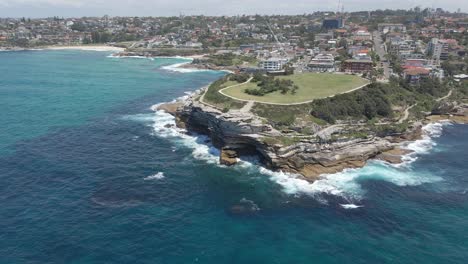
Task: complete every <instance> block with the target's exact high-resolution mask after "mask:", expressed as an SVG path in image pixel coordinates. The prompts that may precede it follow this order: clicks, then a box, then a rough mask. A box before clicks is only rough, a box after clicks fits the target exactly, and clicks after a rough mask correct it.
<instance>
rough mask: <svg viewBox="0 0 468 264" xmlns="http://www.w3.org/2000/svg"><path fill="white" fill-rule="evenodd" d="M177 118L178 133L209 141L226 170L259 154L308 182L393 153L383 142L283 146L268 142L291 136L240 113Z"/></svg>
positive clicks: (196, 105) (189, 106) (206, 109)
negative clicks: (205, 137) (237, 160)
mask: <svg viewBox="0 0 468 264" xmlns="http://www.w3.org/2000/svg"><path fill="white" fill-rule="evenodd" d="M174 114H175V116H176V119H177V124H178V126H179V127H183V128H186V129H187V130H188V131H195V132H198V133H203V134H207V135H209V136H210V137H211V139H212V141H213V143H214V145H215V146H216V147H219V148H221V149H222V151H221V157H220V158H221V163H223V164H228V165H231V164H233V159H235V157H236V154H237V156H239V155H243V154H253V153H255V154H257V155H259V157H260V158H261V160H262V162H263V164H264V165H265V166H266V167H267V168H269V169H272V170H282V171H287V172H293V173H299V174H302V175H303V176H305V177H306V178H307V179H309V180H314V179H316V178H317V177H318V176H319V175H320V174H324V173H335V172H339V171H342V170H343V169H345V168H357V167H362V166H364V165H365V163H366V161H367V160H368V159H370V158H373V157H375V156H377V155H378V154H380V153H382V152H383V151H387V150H390V149H392V148H393V143H391V142H389V141H388V140H386V139H382V138H368V139H352V140H344V141H337V142H333V143H320V142H317V140H316V139H314V140H311V139H306V138H304V139H302V140H298V141H297V142H295V143H293V144H290V145H287V146H284V144H279V143H276V142H271V140H266V139H268V138H269V139H271V138H278V137H287V135H283V134H282V133H281V132H280V131H277V130H276V129H274V128H273V127H272V126H270V125H268V124H266V122H265V120H263V119H261V118H259V117H257V116H255V115H253V114H251V113H249V112H246V111H242V110H231V111H229V112H228V113H222V112H220V111H219V110H217V109H215V108H212V107H210V106H207V105H205V104H202V103H200V102H198V101H189V102H187V103H185V104H184V105H182V106H179V107H178V108H177V111H176V112H175V113H174ZM324 132H325V130H324V131H323V132H322V133H324Z"/></svg>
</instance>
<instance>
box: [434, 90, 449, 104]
mask: <svg viewBox="0 0 468 264" xmlns="http://www.w3.org/2000/svg"><path fill="white" fill-rule="evenodd" d="M452 92H453V90H450V91H449V92H448V94H447V95H446V96H443V97H441V98H438V99H437V100H436V101H437V102H440V101H442V100H444V99H447V98H449V97H450V96H451V95H452Z"/></svg>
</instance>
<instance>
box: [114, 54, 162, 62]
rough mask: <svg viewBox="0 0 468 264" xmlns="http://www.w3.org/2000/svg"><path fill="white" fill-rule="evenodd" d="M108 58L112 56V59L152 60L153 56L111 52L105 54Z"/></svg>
mask: <svg viewBox="0 0 468 264" xmlns="http://www.w3.org/2000/svg"><path fill="white" fill-rule="evenodd" d="M107 57H108V58H114V59H146V60H152V61H154V58H153V57H146V56H120V55H116V54H111V55H109V56H107Z"/></svg>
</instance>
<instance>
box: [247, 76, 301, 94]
mask: <svg viewBox="0 0 468 264" xmlns="http://www.w3.org/2000/svg"><path fill="white" fill-rule="evenodd" d="M252 82H257V83H258V84H257V87H258V88H254V89H245V92H246V93H247V94H250V95H256V96H264V95H266V94H269V93H272V92H276V91H280V92H281V94H287V93H288V92H291V93H292V94H295V93H296V91H297V89H299V87H298V86H297V85H294V82H293V81H291V80H280V79H275V78H274V77H273V76H264V75H260V74H255V76H254V78H253V79H252Z"/></svg>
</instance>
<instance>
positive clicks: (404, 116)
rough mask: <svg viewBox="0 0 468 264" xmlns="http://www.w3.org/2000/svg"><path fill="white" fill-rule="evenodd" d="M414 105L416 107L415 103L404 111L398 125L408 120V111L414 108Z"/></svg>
mask: <svg viewBox="0 0 468 264" xmlns="http://www.w3.org/2000/svg"><path fill="white" fill-rule="evenodd" d="M416 105H417V103H416V104H414V105H412V106H410V107H408V108H406V109H405V112H404V114H403V116H402V117H401V118H400V119H399V120H398V124H401V123H403V122H405V121H406V120H407V119H408V117H409V111H410V110H411V109H412V108H413V107H415V106H416Z"/></svg>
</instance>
